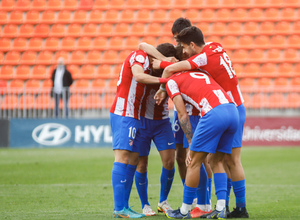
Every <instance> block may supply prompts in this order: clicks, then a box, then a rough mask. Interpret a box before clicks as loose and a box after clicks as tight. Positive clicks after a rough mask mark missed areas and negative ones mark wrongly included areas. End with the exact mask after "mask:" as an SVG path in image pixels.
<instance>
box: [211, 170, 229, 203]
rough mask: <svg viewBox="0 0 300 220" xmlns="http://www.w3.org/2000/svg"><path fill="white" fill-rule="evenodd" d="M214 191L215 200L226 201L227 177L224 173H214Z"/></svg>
mask: <svg viewBox="0 0 300 220" xmlns="http://www.w3.org/2000/svg"><path fill="white" fill-rule="evenodd" d="M214 182H215V191H216V195H217V200H220V199H224V200H226V194H227V175H226V173H215V174H214Z"/></svg>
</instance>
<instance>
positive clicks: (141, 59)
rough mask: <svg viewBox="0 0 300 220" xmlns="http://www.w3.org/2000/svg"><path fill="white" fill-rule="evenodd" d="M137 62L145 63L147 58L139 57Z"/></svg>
mask: <svg viewBox="0 0 300 220" xmlns="http://www.w3.org/2000/svg"><path fill="white" fill-rule="evenodd" d="M135 60H136V61H138V62H139V63H144V62H145V58H144V57H143V56H142V55H137V56H136V58H135Z"/></svg>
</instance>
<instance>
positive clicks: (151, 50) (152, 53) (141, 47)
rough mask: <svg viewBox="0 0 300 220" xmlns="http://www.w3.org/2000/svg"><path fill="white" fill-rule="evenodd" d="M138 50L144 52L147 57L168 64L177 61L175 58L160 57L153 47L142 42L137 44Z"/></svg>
mask: <svg viewBox="0 0 300 220" xmlns="http://www.w3.org/2000/svg"><path fill="white" fill-rule="evenodd" d="M139 50H143V51H145V52H146V53H147V54H148V55H150V56H152V57H154V58H155V59H158V60H163V61H168V62H176V61H177V59H176V58H175V57H165V56H164V55H162V54H161V53H160V52H159V51H158V50H157V49H156V48H155V47H154V46H152V45H151V44H147V43H145V42H142V43H140V44H139Z"/></svg>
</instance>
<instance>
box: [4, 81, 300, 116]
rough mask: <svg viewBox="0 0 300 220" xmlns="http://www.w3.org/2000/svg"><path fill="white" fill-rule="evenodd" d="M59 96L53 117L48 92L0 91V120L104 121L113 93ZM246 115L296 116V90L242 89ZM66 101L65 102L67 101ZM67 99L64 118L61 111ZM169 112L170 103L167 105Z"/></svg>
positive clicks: (299, 93) (299, 106) (299, 107)
mask: <svg viewBox="0 0 300 220" xmlns="http://www.w3.org/2000/svg"><path fill="white" fill-rule="evenodd" d="M66 91H67V90H66V89H65V92H63V95H62V99H60V101H59V110H58V115H57V116H56V113H55V98H52V96H51V93H52V91H51V89H50V88H42V89H35V88H26V90H24V89H23V88H22V89H4V90H0V118H56V117H58V118H66V117H71V118H92V117H93V118H95V117H107V116H108V115H109V110H110V107H111V105H112V102H113V100H114V98H115V93H116V89H113V90H112V89H109V88H99V89H95V88H83V89H78V88H76V89H74V88H70V90H69V95H67V92H66ZM242 92H243V96H244V99H245V102H244V105H245V107H246V108H247V115H256V116H269V115H270V116H271V115H276V116H290V115H291V116H295V115H297V116H300V88H294V87H293V88H292V87H291V88H286V87H285V88H280V87H278V88H276V89H275V91H274V90H273V91H270V90H265V89H253V88H251V87H249V88H247V87H244V88H242ZM67 97H69V98H67ZM67 99H68V102H67V103H68V114H67V109H66V108H64V106H65V104H64V103H65V102H64V101H63V100H67ZM169 102H170V104H169V106H171V108H172V107H173V103H172V101H169Z"/></svg>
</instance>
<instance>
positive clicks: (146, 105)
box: [141, 84, 169, 120]
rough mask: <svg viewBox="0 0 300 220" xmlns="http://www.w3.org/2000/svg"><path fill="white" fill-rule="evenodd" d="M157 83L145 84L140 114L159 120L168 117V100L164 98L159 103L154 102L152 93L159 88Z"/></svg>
mask: <svg viewBox="0 0 300 220" xmlns="http://www.w3.org/2000/svg"><path fill="white" fill-rule="evenodd" d="M159 86H160V85H159V84H157V85H155V84H153V85H150V84H148V85H146V92H145V96H144V99H143V101H142V108H141V116H143V117H144V118H147V119H152V120H161V119H166V118H168V117H169V107H168V100H169V97H167V98H166V99H164V100H163V101H162V103H161V104H160V105H157V104H156V100H155V99H154V95H155V93H156V92H157V90H158V89H159Z"/></svg>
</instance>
